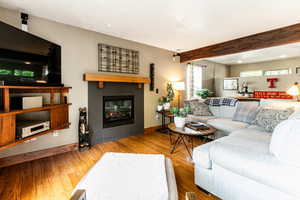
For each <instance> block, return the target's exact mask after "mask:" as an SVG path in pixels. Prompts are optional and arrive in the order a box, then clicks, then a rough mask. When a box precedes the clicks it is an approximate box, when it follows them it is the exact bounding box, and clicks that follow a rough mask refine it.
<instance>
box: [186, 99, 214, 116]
mask: <svg viewBox="0 0 300 200" xmlns="http://www.w3.org/2000/svg"><path fill="white" fill-rule="evenodd" d="M190 107H191V110H192V113H193V115H196V116H211V115H212V114H211V112H210V111H209V108H208V105H207V104H205V103H203V102H202V101H190Z"/></svg>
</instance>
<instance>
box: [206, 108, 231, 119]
mask: <svg viewBox="0 0 300 200" xmlns="http://www.w3.org/2000/svg"><path fill="white" fill-rule="evenodd" d="M209 110H210V112H211V113H212V114H213V115H214V116H215V117H218V118H226V119H232V118H233V115H234V113H235V110H236V106H209Z"/></svg>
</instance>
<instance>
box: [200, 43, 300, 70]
mask: <svg viewBox="0 0 300 200" xmlns="http://www.w3.org/2000/svg"><path fill="white" fill-rule="evenodd" d="M294 57H300V43H293V44H288V45H282V46H276V47H270V48H265V49H258V50H253V51H247V52H242V53H236V54H230V55H225V56H218V57H212V58H206V59H205V60H208V61H213V62H217V63H221V64H226V65H237V64H248V63H257V62H265V61H271V60H280V59H287V58H294Z"/></svg>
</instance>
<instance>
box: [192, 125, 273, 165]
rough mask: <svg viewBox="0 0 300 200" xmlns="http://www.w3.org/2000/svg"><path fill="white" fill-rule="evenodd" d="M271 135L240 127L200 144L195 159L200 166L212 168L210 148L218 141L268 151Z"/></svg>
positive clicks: (195, 149) (194, 154)
mask: <svg viewBox="0 0 300 200" xmlns="http://www.w3.org/2000/svg"><path fill="white" fill-rule="evenodd" d="M270 138H271V137H270V135H269V134H268V133H266V132H261V131H259V130H256V129H239V130H238V131H234V132H233V133H232V134H230V136H228V137H222V138H220V139H217V140H214V141H212V142H209V143H206V144H203V145H200V146H198V147H196V148H194V150H193V161H194V163H195V164H197V165H199V166H200V167H203V168H206V169H211V167H212V161H211V158H210V153H209V152H210V148H211V147H212V146H213V145H214V144H215V143H216V142H218V143H224V144H230V145H231V144H232V145H240V146H241V147H248V148H255V149H258V150H262V151H264V152H268V146H269V141H270Z"/></svg>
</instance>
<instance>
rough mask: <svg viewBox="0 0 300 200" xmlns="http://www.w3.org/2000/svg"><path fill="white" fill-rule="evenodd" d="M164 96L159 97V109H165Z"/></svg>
mask: <svg viewBox="0 0 300 200" xmlns="http://www.w3.org/2000/svg"><path fill="white" fill-rule="evenodd" d="M163 104H164V102H163V97H159V98H158V105H157V111H162V110H163V109H164V105H163Z"/></svg>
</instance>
